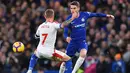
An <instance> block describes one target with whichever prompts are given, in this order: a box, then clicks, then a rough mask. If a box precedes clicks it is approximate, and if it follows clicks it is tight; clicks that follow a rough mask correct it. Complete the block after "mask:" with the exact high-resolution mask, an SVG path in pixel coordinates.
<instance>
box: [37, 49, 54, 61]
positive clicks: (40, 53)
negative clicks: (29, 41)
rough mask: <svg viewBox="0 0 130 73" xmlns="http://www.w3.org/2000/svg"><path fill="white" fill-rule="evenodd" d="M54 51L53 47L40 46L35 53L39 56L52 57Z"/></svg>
mask: <svg viewBox="0 0 130 73" xmlns="http://www.w3.org/2000/svg"><path fill="white" fill-rule="evenodd" d="M53 52H54V50H53V49H51V48H45V47H44V48H40V49H39V48H38V49H37V50H36V51H35V54H36V56H37V57H38V58H48V59H51V58H52V56H53Z"/></svg>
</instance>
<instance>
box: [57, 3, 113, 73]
mask: <svg viewBox="0 0 130 73" xmlns="http://www.w3.org/2000/svg"><path fill="white" fill-rule="evenodd" d="M79 10H80V4H79V2H78V1H73V2H71V3H70V11H71V14H70V15H69V16H68V18H67V20H68V19H70V18H71V16H72V14H73V13H75V12H76V13H77V18H76V19H74V20H73V21H72V22H71V23H70V24H69V25H68V26H67V27H65V28H64V38H65V39H66V41H67V42H68V43H69V44H68V46H67V49H66V51H67V52H66V53H67V55H69V56H71V57H72V56H74V55H75V53H76V52H79V53H80V56H79V58H78V60H77V62H76V64H75V66H74V69H73V70H72V61H71V60H69V61H67V62H65V63H64V62H63V63H62V64H61V67H60V71H59V72H60V73H64V71H65V73H76V71H77V70H78V69H79V67H80V66H81V65H82V63H83V62H84V60H85V57H86V54H87V50H88V44H87V43H86V26H87V24H86V22H87V20H88V18H91V17H108V18H112V19H114V16H113V15H109V14H103V13H91V12H80V11H79ZM68 30H70V37H69V36H68ZM64 64H65V65H64ZM64 66H65V67H64Z"/></svg>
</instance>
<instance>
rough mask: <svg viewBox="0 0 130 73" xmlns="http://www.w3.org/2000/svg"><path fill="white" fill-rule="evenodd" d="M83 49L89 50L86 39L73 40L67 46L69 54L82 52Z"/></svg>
mask: <svg viewBox="0 0 130 73" xmlns="http://www.w3.org/2000/svg"><path fill="white" fill-rule="evenodd" d="M81 49H86V50H88V44H87V43H86V40H80V41H71V42H70V43H69V44H68V46H67V48H66V54H67V55H69V56H74V55H75V53H76V52H80V50H81Z"/></svg>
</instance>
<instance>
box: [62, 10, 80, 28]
mask: <svg viewBox="0 0 130 73" xmlns="http://www.w3.org/2000/svg"><path fill="white" fill-rule="evenodd" d="M77 16H78V14H77V13H76V12H75V13H73V14H72V17H71V18H70V19H69V20H66V21H64V22H63V23H62V24H61V28H64V27H65V26H67V25H69V24H70V23H71V22H72V21H73V20H74V19H75V18H77Z"/></svg>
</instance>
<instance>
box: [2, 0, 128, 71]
mask: <svg viewBox="0 0 130 73" xmlns="http://www.w3.org/2000/svg"><path fill="white" fill-rule="evenodd" d="M70 1H73V0H0V73H25V72H26V70H27V68H28V63H29V59H30V56H31V54H32V53H33V51H34V50H35V49H36V46H37V44H38V40H36V39H35V37H34V35H35V32H36V29H37V27H38V26H39V24H41V23H42V22H44V21H45V19H44V17H43V12H44V11H45V10H46V9H47V8H53V9H54V10H55V14H56V16H55V20H56V21H58V22H62V21H64V20H65V19H66V17H67V16H68V14H70V11H69V8H68V4H69V2H70ZM79 2H80V4H81V11H90V12H97V13H101V12H102V13H106V14H112V15H114V16H115V20H112V19H108V18H91V19H89V20H88V22H87V23H88V25H89V26H88V27H87V28H86V31H87V34H86V35H87V37H86V38H87V40H86V41H87V42H88V44H89V51H88V57H87V58H86V60H85V62H84V64H83V66H82V67H81V68H80V69H79V71H78V73H83V71H84V73H130V0H80V1H79ZM52 37H53V36H52ZM15 41H21V42H23V43H24V45H25V49H26V50H25V52H24V53H13V52H12V44H13V43H14V42H15ZM66 46H67V43H66V42H65V40H64V38H63V29H60V30H58V34H57V42H56V49H58V50H61V51H63V52H64V51H65V48H66ZM117 53H119V54H117ZM76 55H77V54H76ZM120 55H121V57H120ZM76 59H77V56H75V57H73V61H74V62H73V63H75V60H76ZM116 59H119V60H120V63H119V62H118V63H117V61H115V60H116ZM123 62H124V63H123ZM114 63H116V64H117V65H116V66H115V67H112V66H113V64H114ZM123 65H125V66H124V67H123ZM59 66H60V63H56V62H55V61H50V60H47V59H40V60H38V64H37V65H36V67H35V70H34V71H35V73H53V72H51V71H54V73H58V72H57V71H58V69H59ZM123 69H124V71H122V72H120V70H123ZM125 71H126V72H125Z"/></svg>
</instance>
